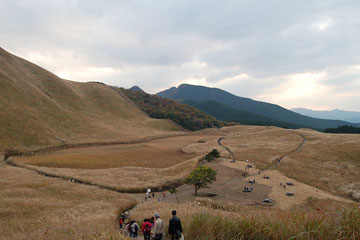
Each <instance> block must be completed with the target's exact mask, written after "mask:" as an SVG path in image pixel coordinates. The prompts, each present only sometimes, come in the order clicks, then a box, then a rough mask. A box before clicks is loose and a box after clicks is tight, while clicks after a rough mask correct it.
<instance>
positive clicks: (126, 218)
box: [124, 210, 129, 223]
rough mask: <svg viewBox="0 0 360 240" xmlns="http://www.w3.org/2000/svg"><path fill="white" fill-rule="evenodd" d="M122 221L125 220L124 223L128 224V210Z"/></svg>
mask: <svg viewBox="0 0 360 240" xmlns="http://www.w3.org/2000/svg"><path fill="white" fill-rule="evenodd" d="M124 219H125V221H124V222H125V223H128V222H129V211H128V210H125V213H124Z"/></svg>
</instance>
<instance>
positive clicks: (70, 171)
mask: <svg viewBox="0 0 360 240" xmlns="http://www.w3.org/2000/svg"><path fill="white" fill-rule="evenodd" d="M216 139H217V136H206V135H194V136H179V137H176V138H165V139H159V140H154V141H150V142H148V143H146V144H147V145H149V146H152V147H153V149H151V152H143V153H144V155H140V154H141V153H142V152H141V151H139V152H138V154H139V155H138V156H137V157H138V158H139V159H140V160H136V161H134V162H130V161H129V162H128V164H127V167H118V168H101V169H82V168H52V167H41V166H30V165H27V167H30V168H32V169H37V170H40V171H42V172H45V173H50V174H54V175H57V176H65V177H70V178H76V179H80V180H82V181H85V182H90V183H94V184H101V185H106V186H110V187H112V188H115V189H118V190H121V191H130V192H134V191H136V192H138V191H145V189H147V188H162V187H165V186H174V185H178V184H180V183H181V182H183V180H184V178H185V177H186V176H187V175H188V174H189V173H190V172H191V170H192V169H194V168H195V167H196V165H197V164H198V162H199V161H200V160H201V159H202V157H203V155H205V154H206V153H207V152H209V151H210V150H211V149H212V147H213V146H214V145H215V146H216V145H217V142H216ZM200 140H202V141H200ZM203 141H205V143H203ZM209 143H210V145H209ZM140 145H142V144H140ZM186 145H188V146H193V148H194V149H196V150H197V151H196V152H191V151H190V150H187V151H183V150H182V147H183V146H186ZM134 146H135V147H134ZM123 147H124V148H123V149H124V150H125V152H126V153H130V151H131V150H132V149H134V148H135V149H137V147H138V144H134V145H133V144H125V145H123ZM106 148H107V147H106ZM106 148H105V149H106ZM109 148H110V149H111V147H109ZM95 149H96V148H95ZM95 149H94V151H96V150H95ZM100 149H101V150H100V151H103V150H104V149H103V148H102V147H101V148H100ZM87 150H88V148H84V149H74V150H70V151H80V152H82V151H84V152H86V151H87ZM64 151H65V153H66V152H67V151H68V150H64ZM169 151H173V152H176V154H175V155H171V154H170V155H167V154H169ZM61 152H63V151H61ZM184 152H186V154H185V153H184ZM109 154H110V153H109ZM132 154H134V153H132ZM159 154H160V155H161V156H160V157H159V158H160V159H158V158H157V156H159ZM110 155H111V154H110ZM40 156H41V155H40ZM45 156H46V155H45ZM180 156H182V157H181V159H180ZM194 156H196V157H194ZM189 157H190V158H189ZM17 159H18V157H16V158H14V159H13V158H11V160H14V161H15V162H18V163H19V164H23V163H20V161H18V160H17ZM20 159H21V160H22V159H23V158H20ZM30 159H31V157H30ZM123 159H124V160H126V157H125V156H124V158H123ZM147 161H149V162H147ZM158 161H161V162H160V163H158ZM117 164H121V163H117ZM146 166H149V167H146ZM154 166H161V167H160V168H155V167H154Z"/></svg>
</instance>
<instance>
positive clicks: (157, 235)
mask: <svg viewBox="0 0 360 240" xmlns="http://www.w3.org/2000/svg"><path fill="white" fill-rule="evenodd" d="M154 216H155V218H156V221H155V225H154V228H153V239H154V240H162V239H163V236H164V235H165V223H164V221H163V220H162V219H161V218H160V215H159V213H157V212H156V213H154Z"/></svg>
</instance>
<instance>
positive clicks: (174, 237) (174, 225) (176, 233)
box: [169, 210, 182, 240]
mask: <svg viewBox="0 0 360 240" xmlns="http://www.w3.org/2000/svg"><path fill="white" fill-rule="evenodd" d="M171 214H172V215H173V217H172V218H170V220H169V234H170V236H171V240H179V239H180V238H181V236H182V226H181V221H180V218H178V217H176V210H172V212H171Z"/></svg>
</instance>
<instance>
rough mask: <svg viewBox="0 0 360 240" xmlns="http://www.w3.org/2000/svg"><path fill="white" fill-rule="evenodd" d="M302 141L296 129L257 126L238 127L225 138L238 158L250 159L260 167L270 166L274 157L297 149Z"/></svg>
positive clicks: (225, 141)
mask: <svg viewBox="0 0 360 240" xmlns="http://www.w3.org/2000/svg"><path fill="white" fill-rule="evenodd" d="M301 142H302V138H301V137H300V136H298V135H297V134H296V133H295V132H294V131H291V130H286V129H281V128H275V127H255V126H249V127H248V128H247V127H244V126H242V127H241V128H240V127H237V131H232V132H231V134H229V135H228V136H226V137H225V138H224V140H223V144H224V145H225V146H227V147H229V148H230V149H231V150H232V151H233V152H234V155H235V159H236V160H241V161H245V160H249V161H250V162H251V163H255V165H256V167H257V168H259V169H263V168H266V167H268V166H269V165H271V163H272V161H273V160H274V159H276V158H277V157H279V156H282V155H284V154H286V153H288V152H290V151H291V150H293V149H296V148H297V147H298V145H299V144H300V143H301Z"/></svg>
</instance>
